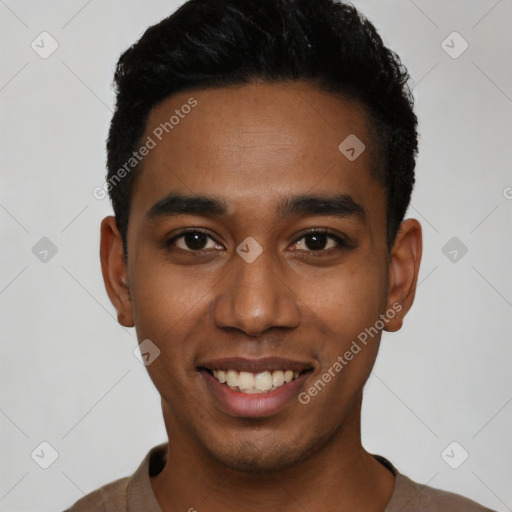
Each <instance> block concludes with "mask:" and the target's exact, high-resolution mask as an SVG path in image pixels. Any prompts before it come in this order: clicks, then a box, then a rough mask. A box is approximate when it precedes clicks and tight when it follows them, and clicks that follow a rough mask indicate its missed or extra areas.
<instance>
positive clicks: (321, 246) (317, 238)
mask: <svg viewBox="0 0 512 512" xmlns="http://www.w3.org/2000/svg"><path fill="white" fill-rule="evenodd" d="M294 245H296V246H298V247H297V249H299V250H305V251H306V252H324V251H328V250H329V249H336V248H340V249H341V248H343V247H345V246H346V243H345V241H344V240H342V239H341V238H339V237H337V236H335V235H332V234H330V233H329V232H328V231H311V232H309V233H306V234H305V235H303V236H302V237H301V238H299V239H298V240H297V241H296V242H295V244H294Z"/></svg>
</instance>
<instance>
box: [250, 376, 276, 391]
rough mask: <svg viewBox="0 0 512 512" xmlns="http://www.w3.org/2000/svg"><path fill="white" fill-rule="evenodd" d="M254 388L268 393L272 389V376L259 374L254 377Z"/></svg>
mask: <svg viewBox="0 0 512 512" xmlns="http://www.w3.org/2000/svg"><path fill="white" fill-rule="evenodd" d="M254 387H255V388H256V389H259V390H260V391H270V390H271V389H272V375H271V374H270V372H261V373H258V374H256V377H254Z"/></svg>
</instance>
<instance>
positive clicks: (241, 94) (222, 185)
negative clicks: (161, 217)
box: [132, 83, 383, 215]
mask: <svg viewBox="0 0 512 512" xmlns="http://www.w3.org/2000/svg"><path fill="white" fill-rule="evenodd" d="M368 122H369V121H368V118H367V116H366V114H365V112H364V109H363V108H362V107H361V106H360V105H359V104H358V103H356V102H353V101H349V100H346V99H342V98H340V97H336V96H334V95H332V94H329V93H326V92H322V91H320V90H318V89H316V88H314V87H312V86H310V85H306V84H299V83H295V84H284V83H282V84H245V85H242V86H230V87H222V88H220V87H219V88H210V89H205V90H194V91H187V92H183V93H180V94H176V95H173V96H171V97H169V98H167V99H166V100H164V101H163V102H162V103H160V104H159V105H158V106H156V107H155V108H154V109H153V110H152V111H151V113H150V115H149V118H148V122H147V125H146V130H145V134H144V137H143V141H148V140H149V139H151V140H152V144H151V145H152V146H154V147H153V148H152V149H151V150H150V151H149V152H148V154H147V155H146V156H145V157H144V159H143V161H142V164H141V166H139V169H138V170H137V172H138V173H139V176H138V178H137V180H136V184H135V189H134V193H133V195H132V198H133V199H132V212H134V211H139V213H143V212H147V211H148V210H149V208H151V206H153V204H154V203H156V202H157V201H158V200H159V199H161V198H163V197H164V196H166V195H168V194H169V193H171V192H177V193H180V194H186V195H203V196H205V195H208V196H216V197H223V198H225V200H226V201H227V203H228V210H233V212H234V211H235V210H239V211H242V210H244V209H245V210H247V211H249V209H251V211H252V213H251V214H254V213H255V211H256V210H258V205H259V212H258V213H259V215H261V210H263V209H265V210H266V209H267V206H268V204H269V203H270V202H278V200H279V197H282V196H285V195H286V196H290V195H293V194H302V195H304V194H306V193H315V194H316V195H318V194H328V193H331V194H333V193H341V194H349V195H350V196H351V197H352V198H353V199H354V200H355V201H357V202H358V203H361V204H365V203H369V202H373V203H374V204H377V205H378V202H379V201H381V202H382V196H383V193H382V190H381V188H380V186H379V185H378V183H377V182H376V180H375V179H374V178H373V177H372V175H371V173H370V166H371V164H372V159H373V158H374V157H375V155H374V150H373V148H374V146H375V144H374V143H373V141H372V140H371V139H370V133H371V130H370V129H369V128H370V127H369V125H368ZM375 201H377V203H375ZM268 210H269V211H270V209H268ZM274 211H275V209H274ZM228 213H229V212H228Z"/></svg>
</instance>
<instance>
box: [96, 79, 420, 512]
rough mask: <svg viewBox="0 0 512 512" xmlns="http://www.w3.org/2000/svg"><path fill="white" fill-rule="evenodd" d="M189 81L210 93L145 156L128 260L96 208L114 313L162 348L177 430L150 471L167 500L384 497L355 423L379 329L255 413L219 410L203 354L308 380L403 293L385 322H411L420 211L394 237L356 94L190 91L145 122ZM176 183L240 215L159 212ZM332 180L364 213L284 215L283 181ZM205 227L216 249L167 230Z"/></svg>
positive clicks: (322, 501) (374, 505) (166, 506)
mask: <svg viewBox="0 0 512 512" xmlns="http://www.w3.org/2000/svg"><path fill="white" fill-rule="evenodd" d="M190 97H194V98H195V99H196V100H197V102H198V104H197V106H196V107H195V108H194V109H193V110H192V112H191V113H190V114H189V115H187V116H186V117H185V118H184V119H183V120H181V121H180V123H179V125H177V126H176V127H175V128H174V130H173V131H172V132H171V133H170V134H169V135H167V136H166V137H165V138H164V139H163V140H162V142H160V143H159V144H158V145H157V146H156V147H155V148H154V149H153V150H152V151H151V152H150V153H149V154H148V156H146V157H145V159H144V161H143V169H142V171H141V172H140V175H139V176H138V178H137V181H136V185H135V189H134V192H133V195H132V200H131V211H130V220H129V227H128V261H127V262H125V261H124V259H123V254H122V241H121V237H120V235H119V232H118V230H117V227H116V224H115V219H114V218H113V217H107V218H105V219H104V220H103V222H102V225H101V262H102V269H103V276H104V280H105V285H106V289H107V292H108V294H109V297H110V299H111V301H112V303H113V304H114V306H115V307H116V310H117V315H118V320H119V322H120V323H121V324H122V325H123V326H126V327H130V326H135V328H136V331H137V336H138V339H139V342H141V341H142V340H144V339H147V338H149V339H150V340H152V341H153V342H154V343H155V344H156V345H157V346H158V347H159V349H160V350H161V354H160V356H159V357H158V358H157V359H155V361H154V362H153V363H151V364H150V365H149V366H148V367H147V369H148V372H149V375H150V377H151V379H152V381H153V382H154V384H155V386H156V388H157V389H158V391H159V393H160V395H161V398H162V409H163V415H164V420H165V426H166V430H167V433H168V437H169V439H170V440H171V441H170V443H169V446H170V449H169V453H168V463H167V464H166V466H165V467H164V469H163V470H162V472H161V473H159V474H158V475H157V476H156V477H153V478H152V479H151V483H152V487H153V490H154V492H155V495H156V497H157V500H158V501H159V503H160V506H161V508H162V510H163V512H168V511H176V510H188V509H189V508H191V507H194V508H195V509H197V510H198V511H201V510H208V512H217V511H219V512H220V511H222V512H224V511H225V510H247V511H258V512H259V511H260V510H265V511H267V512H273V511H275V512H278V511H279V512H287V511H291V510H297V508H298V507H302V508H303V509H305V510H309V511H320V510H322V511H339V510H357V511H368V512H370V511H375V512H376V511H383V510H384V509H385V507H386V504H387V503H388V502H389V500H390V498H391V495H392V492H393V488H394V476H393V475H392V473H391V472H390V471H389V470H388V469H386V468H385V467H384V466H383V465H381V464H380V463H379V462H378V461H376V459H374V458H373V457H372V456H371V455H370V454H368V453H367V452H366V451H365V449H364V448H363V446H362V445H361V436H360V412H361V400H362V389H363V386H364V384H365V382H366V380H367V378H368V376H369V374H370V372H371V370H372V367H373V364H374V362H375V358H376V356H377V351H378V346H379V343H380V333H379V335H378V336H375V337H374V338H373V339H372V340H371V341H370V342H369V343H368V344H367V345H366V346H365V347H364V348H363V350H361V352H360V353H358V354H357V355H356V356H354V358H353V359H352V360H351V361H350V362H349V364H347V365H346V366H345V367H344V368H343V371H342V372H340V373H338V374H337V375H336V377H335V378H333V379H332V380H331V382H330V383H329V384H328V385H326V386H325V387H324V388H323V389H322V391H321V392H319V393H318V394H317V396H315V397H313V398H312V399H311V401H310V402H309V403H308V404H307V405H303V404H301V403H300V402H299V401H298V400H293V401H292V402H291V403H290V404H288V405H287V406H286V407H285V408H283V409H282V410H280V411H279V412H278V413H276V414H274V415H271V416H269V417H265V418H258V419H256V420H254V419H247V418H240V417H234V416H232V415H228V414H226V413H224V412H223V411H222V410H220V408H219V407H217V405H216V403H215V400H214V399H213V397H212V394H211V393H210V392H209V390H208V388H207V387H206V385H205V380H204V377H203V376H202V375H201V374H200V373H199V372H198V370H197V364H198V362H199V361H204V360H207V359H216V358H221V357H230V356H240V357H246V358H251V357H254V358H259V357H263V356H273V357H274V356H275V357H283V358H289V359H294V360H299V361H307V362H308V363H311V366H312V368H313V370H314V371H313V373H312V374H311V375H310V376H309V378H308V380H307V382H305V383H304V386H303V388H302V389H301V390H307V389H308V388H309V387H310V385H311V384H312V383H313V382H315V381H316V380H317V379H318V378H319V377H320V376H321V375H322V374H324V373H325V372H326V371H327V370H328V369H329V368H330V367H331V366H332V365H333V363H334V362H335V361H336V359H337V357H338V356H339V355H341V354H343V353H345V352H346V351H347V350H348V349H349V347H350V345H351V343H352V340H354V339H356V338H357V336H358V334H359V333H361V332H362V331H364V329H365V328H367V327H370V326H373V325H374V324H375V322H376V320H377V319H378V318H379V315H380V314H383V313H385V312H386V310H388V309H390V308H392V306H393V304H397V303H398V304H400V305H401V307H402V310H401V311H400V313H399V314H398V315H397V316H396V317H395V318H393V319H391V320H389V321H388V322H387V323H386V325H385V330H387V331H390V332H392V331H397V330H398V329H400V327H401V325H402V321H403V318H404V315H405V314H406V313H407V312H408V310H409V308H410V307H411V305H412V303H413V300H414V294H415V287H416V282H417V277H418V271H419V265H420V259H421V251H422V241H421V227H420V224H419V223H418V221H416V220H415V219H407V220H405V221H404V222H403V223H402V224H401V227H400V231H399V234H398V236H397V238H396V241H395V243H394V246H393V247H392V249H391V251H390V253H389V254H388V251H387V246H386V221H385V219H386V204H385V191H384V189H383V188H382V187H381V185H380V184H379V183H378V181H376V179H375V178H374V177H373V176H372V174H371V173H370V166H371V164H372V162H373V161H372V157H373V158H374V160H375V159H376V158H377V157H378V156H377V155H378V153H377V152H376V151H374V144H373V142H372V139H371V136H370V133H371V130H370V129H369V128H370V125H369V119H368V117H367V115H366V113H365V111H364V109H363V108H362V107H361V106H360V105H359V104H358V103H355V102H354V101H347V100H345V99H341V98H339V97H337V96H334V95H332V94H329V93H326V92H322V91H320V90H318V89H317V88H315V87H314V86H312V85H308V84H305V83H293V84H290V83H279V84H272V85H270V84H263V83H254V84H250V85H243V86H236V87H235V86H233V87H224V88H212V89H206V90H197V91H188V92H184V93H180V94H177V95H174V96H172V97H170V98H168V99H166V100H165V101H163V102H162V103H161V104H160V105H158V106H157V107H155V108H154V109H153V110H152V112H151V114H150V117H149V119H148V123H147V129H146V134H145V135H144V138H145V137H147V136H148V135H151V133H152V130H153V129H154V127H156V126H158V125H159V123H161V122H164V121H165V120H167V119H169V117H170V115H172V114H173V112H174V110H175V109H177V108H178V109H179V108H180V107H181V105H183V104H184V103H186V102H187V100H188V99H189V98H190ZM349 134H356V136H357V137H358V138H359V139H360V140H361V141H363V142H364V143H365V145H366V150H365V151H364V152H363V153H362V154H361V155H360V156H359V158H357V159H356V160H355V161H353V162H350V161H349V160H348V159H347V158H345V156H344V155H342V154H341V152H340V151H339V150H338V145H339V144H340V142H341V141H343V140H344V139H345V138H346V137H347V136H348V135H349ZM373 163H375V162H373ZM137 172H138V171H137ZM170 192H179V193H182V194H187V195H188V194H194V195H195V194H200V195H212V196H216V197H220V198H222V199H223V200H224V201H225V202H226V205H227V206H228V214H227V215H226V216H221V217H216V216H208V217H205V216H198V215H190V214H188V215H180V216H174V217H162V218H158V219H156V220H152V221H151V220H149V219H148V218H147V212H148V211H149V210H150V209H151V207H152V206H153V205H154V204H155V203H156V202H157V201H159V200H160V199H162V198H163V197H165V196H166V195H167V194H169V193H170ZM333 193H343V194H348V195H350V196H351V197H352V198H353V199H354V201H356V202H357V203H359V204H360V205H362V206H363V208H364V209H365V210H366V220H361V219H360V218H358V217H357V216H354V215H351V216H347V217H345V218H338V217H333V216H321V215H314V216H312V215H304V214H298V215H293V216H287V217H285V218H282V219H278V217H277V216H276V211H275V210H276V207H277V205H278V204H279V203H280V201H281V200H282V199H283V197H285V196H289V195H299V194H315V195H332V194H333ZM194 227H197V228H202V229H204V230H206V231H207V232H208V234H209V235H210V236H211V237H212V238H211V239H208V238H207V239H206V240H207V241H206V242H205V244H207V246H206V247H205V253H206V254H203V255H202V256H201V255H198V253H197V251H196V252H194V246H192V248H191V247H190V245H188V246H187V244H186V242H185V239H184V238H183V237H182V238H181V239H179V240H175V241H174V245H173V244H171V245H169V246H167V247H166V246H165V245H164V242H165V241H168V240H170V239H172V238H173V237H174V236H177V235H178V234H179V230H180V229H182V228H194ZM311 228H328V229H329V230H330V231H331V233H332V234H334V235H335V236H336V235H337V236H346V237H348V239H349V240H350V246H349V247H343V246H338V244H337V242H336V241H335V240H334V239H330V238H327V239H326V242H325V244H326V245H325V248H324V249H321V250H316V251H314V250H312V248H311V247H313V249H315V248H316V247H318V246H314V245H312V244H311V237H306V238H305V233H304V231H306V230H309V229H311ZM248 236H251V237H253V238H254V239H255V240H256V241H257V242H258V243H259V244H260V245H261V247H262V248H263V252H262V254H261V255H260V256H259V257H258V258H257V259H256V260H255V261H254V262H252V263H247V262H246V261H245V260H243V259H242V258H241V257H240V256H239V255H238V254H237V253H236V251H235V250H236V248H237V246H238V245H240V244H241V242H242V241H243V240H244V239H245V238H246V237H248ZM308 244H309V245H308ZM312 253H316V255H312ZM176 468H179V470H176Z"/></svg>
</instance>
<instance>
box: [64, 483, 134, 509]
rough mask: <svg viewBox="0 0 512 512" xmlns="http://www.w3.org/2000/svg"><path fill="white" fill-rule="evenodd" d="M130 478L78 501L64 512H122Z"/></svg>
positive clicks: (108, 485) (124, 507)
mask: <svg viewBox="0 0 512 512" xmlns="http://www.w3.org/2000/svg"><path fill="white" fill-rule="evenodd" d="M129 481H130V477H124V478H119V479H118V480H115V481H113V482H110V483H108V484H106V485H104V486H102V487H100V488H99V489H96V490H95V491H93V492H91V493H90V494H87V495H86V496H84V497H83V498H81V499H79V500H78V501H77V502H76V503H75V504H74V505H72V506H71V507H70V508H68V509H66V510H65V511H64V512H98V511H101V512H124V511H125V510H126V493H127V488H128V484H129Z"/></svg>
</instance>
